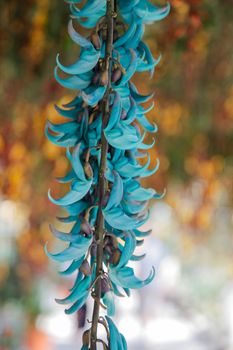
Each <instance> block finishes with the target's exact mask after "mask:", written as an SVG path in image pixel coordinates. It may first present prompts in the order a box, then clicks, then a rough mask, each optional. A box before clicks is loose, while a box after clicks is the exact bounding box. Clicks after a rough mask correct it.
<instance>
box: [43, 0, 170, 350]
mask: <svg viewBox="0 0 233 350" xmlns="http://www.w3.org/2000/svg"><path fill="white" fill-rule="evenodd" d="M68 2H69V5H70V10H71V18H72V20H71V21H70V22H69V25H68V32H69V35H70V37H71V39H72V40H73V41H74V42H75V43H76V44H78V45H79V46H80V56H79V59H78V60H77V61H76V62H75V63H73V64H71V65H70V66H66V65H64V64H63V63H61V60H60V57H59V55H58V56H57V66H56V68H55V71H54V75H55V79H56V80H57V81H58V83H60V84H61V85H62V86H64V87H65V88H68V89H72V90H75V91H77V95H76V97H74V99H73V100H72V101H70V102H69V103H67V104H66V105H64V106H63V107H58V106H56V110H57V111H58V112H59V114H60V115H61V116H63V117H64V119H65V122H64V123H62V124H53V123H51V122H50V121H48V122H47V125H46V130H45V132H46V135H47V137H48V138H49V140H50V141H51V142H53V143H55V144H56V145H57V146H60V147H65V148H66V154H67V158H68V160H69V162H70V165H71V168H70V171H69V172H68V174H67V175H65V176H64V177H63V178H59V179H58V181H60V182H61V183H69V184H70V190H69V191H68V193H67V194H65V195H64V196H63V197H62V198H59V199H55V198H54V197H53V195H52V194H51V192H50V191H49V199H50V200H51V201H52V202H53V203H55V204H56V205H58V206H60V207H61V208H62V209H64V210H65V211H66V212H67V213H68V216H66V217H62V218H59V220H60V221H61V222H62V223H67V224H69V225H70V224H72V228H71V230H70V232H68V233H66V232H61V231H59V230H57V229H56V228H55V227H53V226H51V231H52V233H53V234H54V235H55V237H57V238H58V239H60V240H62V241H64V242H65V243H67V244H68V246H67V247H66V248H65V249H64V250H63V251H61V252H59V253H50V252H49V251H48V250H47V246H46V247H45V251H46V254H47V255H48V256H49V257H51V258H52V259H54V260H56V261H59V262H61V263H65V264H66V267H65V269H64V270H63V271H61V272H60V274H61V275H64V276H69V275H71V274H76V278H75V281H74V286H73V287H72V288H71V290H70V294H69V295H68V296H67V297H65V298H64V299H56V301H57V303H59V304H62V305H63V304H64V305H66V304H71V305H70V306H69V307H68V308H67V309H66V310H65V312H66V313H67V314H71V313H73V312H77V311H78V310H79V309H80V308H81V307H82V306H83V305H84V304H85V302H86V300H87V298H88V297H89V296H91V297H92V298H93V301H94V308H93V315H92V320H91V325H90V328H89V329H87V330H86V331H85V332H84V334H83V346H82V349H81V350H96V349H97V347H98V344H101V346H102V347H103V349H110V350H125V349H127V344H126V340H125V338H124V336H123V335H122V334H121V333H120V332H119V331H118V329H117V327H116V325H115V324H114V322H113V320H112V317H113V316H114V314H115V302H114V299H115V296H118V297H121V296H125V295H126V296H129V295H130V289H137V288H141V287H143V286H145V285H147V284H148V283H150V282H151V281H152V279H153V278H154V275H155V271H154V268H152V270H151V272H150V273H149V275H148V277H147V278H146V279H145V280H140V279H138V278H137V277H136V276H135V274H134V270H133V268H132V267H130V266H129V262H130V261H140V260H141V259H143V258H144V256H145V255H144V254H143V255H136V254H135V250H136V248H137V246H140V245H142V243H143V240H144V238H145V237H146V236H148V235H149V233H150V231H147V232H144V231H142V230H141V229H140V227H141V226H142V225H143V224H144V223H145V222H146V220H147V219H148V209H147V203H148V200H150V199H153V198H155V199H157V198H160V197H161V195H159V194H157V193H156V191H155V190H154V189H146V188H143V187H142V186H141V184H140V181H139V179H140V177H146V176H150V175H151V174H153V173H155V172H156V171H157V169H158V162H157V164H156V166H155V167H154V168H152V169H148V167H149V165H150V158H149V155H148V153H146V152H144V150H148V149H150V148H151V147H153V145H154V141H153V142H152V143H151V144H146V143H144V138H145V134H146V131H149V132H156V130H157V128H156V125H154V124H151V123H150V122H149V121H148V119H147V118H146V113H147V112H148V111H149V110H151V108H153V104H152V105H151V107H149V108H147V109H145V108H144V107H143V106H142V104H143V103H144V102H147V101H149V100H150V98H151V97H152V96H153V95H148V96H144V95H141V94H140V93H139V92H138V90H137V88H136V86H135V85H134V84H133V83H132V81H131V78H132V77H133V75H134V74H135V73H136V72H144V71H149V72H150V75H152V74H153V71H154V68H155V66H156V65H157V64H158V62H159V59H154V57H153V56H152V54H151V52H150V49H149V47H148V46H147V45H146V44H145V43H144V42H143V41H142V36H143V33H144V27H145V24H150V23H152V22H153V21H157V20H160V19H163V18H164V17H165V16H166V15H167V14H168V12H169V5H167V6H165V7H164V8H159V7H156V6H153V5H152V4H151V3H150V2H149V1H147V0H88V1H86V2H84V5H82V0H68ZM74 20H77V21H78V23H79V24H80V25H81V26H83V27H84V28H88V29H91V33H90V35H89V36H88V37H84V36H82V35H80V34H79V33H78V32H77V31H76V29H75V27H74V23H73V22H74ZM60 71H62V72H63V73H65V74H66V77H65V78H64V77H61V76H60ZM140 158H146V161H145V162H144V163H145V164H144V165H141V163H140V161H139V160H140ZM67 263H68V265H67ZM101 311H103V313H104V314H106V313H107V315H106V316H102V315H101ZM99 326H103V327H104V328H105V330H106V339H107V340H103V339H99V337H98V327H99Z"/></svg>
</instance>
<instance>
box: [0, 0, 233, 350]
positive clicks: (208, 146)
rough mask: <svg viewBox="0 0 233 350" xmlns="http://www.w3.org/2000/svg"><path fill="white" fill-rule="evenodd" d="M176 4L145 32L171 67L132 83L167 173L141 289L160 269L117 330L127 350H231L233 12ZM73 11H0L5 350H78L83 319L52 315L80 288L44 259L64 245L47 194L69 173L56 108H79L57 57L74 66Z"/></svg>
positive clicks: (37, 6) (224, 2)
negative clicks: (54, 136)
mask: <svg viewBox="0 0 233 350" xmlns="http://www.w3.org/2000/svg"><path fill="white" fill-rule="evenodd" d="M170 2H171V5H172V11H171V14H170V16H169V18H167V19H166V20H164V21H163V22H159V23H156V24H155V25H153V26H148V27H147V30H146V41H147V42H148V44H149V45H150V46H151V48H152V50H153V53H154V55H155V56H158V55H159V54H160V53H161V52H162V56H163V59H162V61H161V63H160V64H159V67H158V68H157V69H156V73H155V76H154V78H153V79H152V80H150V81H148V79H147V77H146V76H145V77H144V76H143V78H139V77H136V78H135V80H136V81H137V84H138V87H139V89H140V91H142V92H148V91H151V90H154V91H155V104H156V108H155V110H154V111H153V113H152V112H151V113H150V119H151V120H154V121H156V123H157V124H158V126H159V132H158V134H157V146H156V149H154V150H153V151H152V156H153V158H156V157H159V158H160V161H161V166H160V170H159V171H158V172H157V174H156V175H154V176H152V177H151V178H150V179H147V180H146V185H150V186H152V187H154V188H156V189H157V190H158V191H162V190H163V189H164V188H166V189H167V195H166V197H165V198H164V199H163V200H160V201H157V202H154V203H152V204H151V219H150V223H149V224H148V225H150V226H151V227H152V228H153V234H152V236H151V237H150V238H149V239H148V240H147V243H146V244H145V247H144V248H141V249H142V251H148V254H147V258H146V259H145V261H144V263H142V264H139V265H138V267H137V269H138V274H139V275H140V274H141V275H142V276H145V274H147V272H148V270H149V268H150V266H151V265H152V264H153V265H155V267H156V270H157V277H156V279H155V281H154V282H153V283H152V284H151V285H150V286H148V287H146V288H145V289H144V290H141V291H140V292H135V293H133V296H132V298H131V299H126V298H125V299H121V301H120V303H119V308H118V309H119V312H118V315H117V322H118V324H119V327H120V329H121V331H122V332H124V334H125V335H126V337H127V338H128V340H129V348H130V349H135V350H136V349H143V350H154V349H157V350H171V349H172V350H177V349H179V350H230V349H233V264H232V258H233V237H232V233H233V230H232V228H233V227H232V226H233V225H232V223H233V214H232V202H233V191H232V190H233V186H232V178H233V162H232V158H233V157H232V149H233V135H232V134H233V41H232V38H233V21H232V18H233V3H232V0H171V1H170ZM157 3H161V4H164V3H165V1H162V0H161V1H159V0H158V1H157ZM68 12H69V11H68V6H67V5H65V4H64V3H63V2H62V1H56V0H24V1H16V0H0V71H1V79H0V117H1V119H0V120H1V123H0V128H1V135H0V155H1V159H0V175H1V177H0V183H1V192H0V350H9V349H10V350H11V349H12V350H13V349H14V350H42V349H43V350H59V349H61V350H74V349H79V348H80V343H79V338H80V335H81V332H82V330H80V329H79V328H78V326H79V323H80V322H79V321H80V319H79V317H78V315H74V316H73V317H68V316H65V315H64V314H63V310H62V307H61V306H58V305H57V304H56V303H55V302H54V298H55V297H58V296H59V295H60V294H62V293H63V292H64V291H65V290H66V289H67V287H68V286H69V284H70V283H71V281H66V280H64V279H62V278H61V277H59V276H57V273H56V270H57V269H58V266H56V265H54V264H52V263H51V262H49V261H48V259H47V257H46V256H45V254H44V251H43V245H44V243H45V242H46V241H47V240H50V243H49V244H50V246H53V245H55V246H56V247H57V244H58V243H57V242H54V243H53V241H52V236H51V234H50V233H49V231H48V223H49V222H53V221H54V218H55V216H56V215H59V212H58V209H57V208H56V207H55V206H53V205H51V204H50V203H49V201H48V199H47V189H48V188H49V187H52V188H53V190H54V191H57V193H58V194H59V193H61V191H62V189H61V187H60V185H59V186H58V185H57V184H56V182H55V181H54V177H56V176H62V175H63V174H64V173H65V171H66V169H67V166H68V164H67V161H66V159H65V155H64V150H63V149H59V148H57V147H55V146H53V145H52V144H50V143H49V142H48V141H47V140H46V138H45V136H44V125H45V121H46V119H47V118H50V119H52V120H53V121H59V120H60V119H59V117H58V116H57V115H56V113H55V110H54V107H53V105H54V103H55V102H56V103H63V102H65V101H66V100H68V99H69V98H70V97H71V96H72V92H70V91H67V90H64V89H63V88H61V87H59V86H58V85H57V84H56V82H55V80H54V79H53V67H54V63H55V55H56V53H57V52H62V56H63V57H64V61H65V59H66V60H67V61H68V60H70V61H72V58H74V57H75V54H76V49H75V48H74V47H73V44H72V43H71V40H70V39H69V37H68V34H67V30H66V26H67V22H68ZM67 61H66V62H67ZM144 271H145V272H144ZM90 311H91V308H90V305H87V315H88V314H89V313H90ZM79 316H80V315H79Z"/></svg>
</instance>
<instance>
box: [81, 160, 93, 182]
mask: <svg viewBox="0 0 233 350" xmlns="http://www.w3.org/2000/svg"><path fill="white" fill-rule="evenodd" d="M83 168H84V172H85V175H86V177H87V178H88V179H91V178H92V177H93V170H92V167H91V164H90V163H89V162H86V163H85V164H84V167H83Z"/></svg>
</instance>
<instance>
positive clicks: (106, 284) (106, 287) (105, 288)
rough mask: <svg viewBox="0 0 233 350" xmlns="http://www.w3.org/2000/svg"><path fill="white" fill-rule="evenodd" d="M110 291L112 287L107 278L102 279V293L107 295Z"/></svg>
mask: <svg viewBox="0 0 233 350" xmlns="http://www.w3.org/2000/svg"><path fill="white" fill-rule="evenodd" d="M109 291H110V286H109V282H108V280H107V278H102V279H101V293H102V294H105V293H107V292H109Z"/></svg>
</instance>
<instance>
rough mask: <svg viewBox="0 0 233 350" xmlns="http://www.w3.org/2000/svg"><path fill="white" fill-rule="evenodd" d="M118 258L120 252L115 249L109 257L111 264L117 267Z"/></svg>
mask: <svg viewBox="0 0 233 350" xmlns="http://www.w3.org/2000/svg"><path fill="white" fill-rule="evenodd" d="M120 258H121V252H120V250H119V249H116V250H115V251H114V253H113V254H112V257H111V262H112V264H113V265H117V264H118V263H119V261H120Z"/></svg>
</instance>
